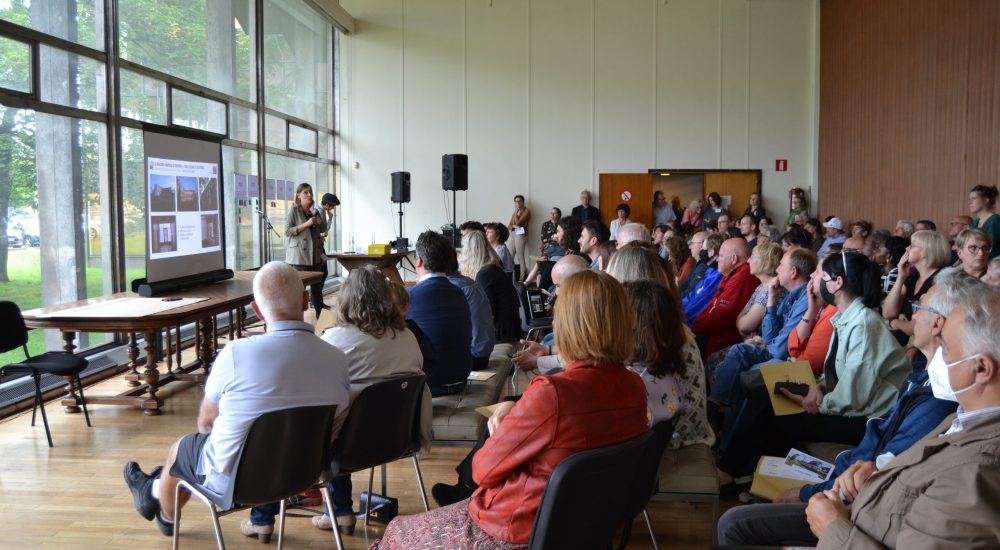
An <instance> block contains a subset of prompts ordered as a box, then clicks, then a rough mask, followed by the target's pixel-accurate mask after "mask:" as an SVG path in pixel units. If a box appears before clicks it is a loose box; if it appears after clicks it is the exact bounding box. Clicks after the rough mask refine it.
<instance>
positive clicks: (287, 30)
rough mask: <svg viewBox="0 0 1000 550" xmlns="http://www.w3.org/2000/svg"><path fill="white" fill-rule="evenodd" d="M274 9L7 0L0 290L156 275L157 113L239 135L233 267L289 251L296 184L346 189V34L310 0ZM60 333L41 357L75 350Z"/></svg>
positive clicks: (165, 0)
mask: <svg viewBox="0 0 1000 550" xmlns="http://www.w3.org/2000/svg"><path fill="white" fill-rule="evenodd" d="M105 2H116V5H115V8H116V9H108V6H106V5H105ZM109 17H117V20H111V19H109ZM259 17H260V14H258V13H257V12H256V1H255V0H76V1H74V0H60V1H58V2H46V1H39V0H0V19H2V20H3V21H4V22H6V23H8V25H5V26H4V28H3V29H2V30H0V299H11V300H13V301H15V302H16V303H17V304H18V305H19V306H20V307H21V308H22V309H31V308H34V307H39V306H46V305H53V304H59V303H65V302H71V301H75V300H79V299H82V298H87V297H94V296H100V295H106V294H110V293H113V292H118V291H122V290H126V289H128V288H129V285H130V283H131V281H132V280H134V279H137V278H141V277H143V276H145V260H144V250H145V246H146V233H145V229H144V228H145V227H146V224H145V216H146V212H145V200H144V195H143V192H144V189H145V185H144V171H143V142H142V130H141V128H142V125H143V124H144V123H153V124H160V125H170V126H177V127H184V128H190V129H194V130H197V131H202V132H206V133H209V134H214V135H217V136H218V137H219V138H220V139H223V148H222V153H223V170H224V173H223V180H222V183H223V193H224V200H225V203H226V204H225V207H224V216H225V227H226V234H225V238H226V264H227V267H230V268H232V269H235V270H243V269H251V268H255V267H258V266H260V265H262V264H263V263H264V262H265V261H267V260H268V259H277V260H283V259H284V245H283V237H282V236H279V235H275V234H273V233H269V232H268V230H267V225H266V223H264V219H265V216H267V217H269V218H270V219H271V221H272V223H273V224H274V225H275V227H276V229H277V230H278V231H279V232H280V233H283V230H282V226H283V225H284V216H285V213H286V212H287V208H288V204H290V201H288V200H287V198H288V197H287V194H288V189H289V187H293V186H295V185H297V184H298V183H301V182H309V183H311V184H313V186H314V188H315V190H316V192H317V193H318V194H320V195H321V194H322V193H325V192H330V191H332V192H336V191H337V182H336V174H337V169H336V166H335V162H334V161H335V157H334V147H333V144H334V143H335V140H336V136H335V133H334V113H335V107H336V106H335V99H334V98H335V97H336V96H335V94H334V93H333V83H334V75H333V67H334V62H333V59H334V55H335V51H334V44H335V40H336V37H335V31H334V30H333V29H332V27H331V26H330V25H329V24H327V23H326V22H325V21H324V20H323V19H322V18H321V17H319V16H318V15H317V14H316V13H315V12H313V11H312V10H311V9H310V8H309V7H308V6H307V4H306V3H304V2H301V1H300V0H289V1H278V0H265V2H264V14H263V18H262V19H261V20H262V21H263V25H258V18H259ZM107 28H117V32H118V36H119V43H118V44H117V49H118V51H119V53H120V61H119V62H118V63H115V62H114V60H113V58H112V57H110V56H108V55H106V53H105V52H106V51H107V45H106V37H107V36H110V34H107V33H106V29H107ZM258 28H261V29H262V32H261V33H260V36H258ZM39 33H41V34H39ZM258 44H262V47H261V49H262V50H263V58H262V59H263V61H262V62H261V66H262V67H263V69H264V70H263V71H261V72H262V73H263V76H262V81H261V82H258V81H257V80H256V79H257V74H258V71H257V64H258V59H257V55H258V53H257V52H258V46H257V45H258ZM109 75H113V76H115V78H113V79H112V78H109ZM115 82H117V96H118V98H119V100H118V102H117V109H113V110H111V112H109V105H115V102H112V101H109V98H110V97H114V96H113V95H112V94H113V93H114V91H115V90H114V89H113V88H109V86H110V85H113V84H114V83H115ZM259 86H260V87H263V89H264V90H265V92H264V95H263V101H262V100H261V98H258V94H257V90H258V87H259ZM260 121H263V125H262V126H263V132H261V128H260V127H259V126H258V124H259V122H260ZM115 155H117V157H118V158H117V159H115V157H114V156H115ZM262 169H263V171H264V174H265V177H264V178H259V177H258V176H259V175H260V174H261V172H262ZM262 180H263V181H262ZM278 182H280V184H279V183H278ZM269 185H270V187H269V188H268V186H269ZM268 189H269V190H270V195H269V194H268ZM279 191H280V195H279V194H278V193H279ZM268 197H270V198H268ZM330 238H331V239H333V238H335V229H334V230H331V232H330ZM46 332H51V331H45V332H43V331H31V342H30V349H31V352H32V353H38V352H41V351H44V350H47V349H59V348H60V347H61V340H60V338H59V335H58V334H47V333H46ZM113 338H114V335H95V334H90V335H80V337H79V340H78V345H79V346H80V347H81V348H86V347H93V346H95V345H100V344H104V343H107V342H111V341H113ZM18 357H19V354H18V353H17V352H14V353H13V355H11V356H10V357H9V359H17V358H18ZM7 360H8V357H5V356H4V355H0V364H3V363H5V362H7Z"/></svg>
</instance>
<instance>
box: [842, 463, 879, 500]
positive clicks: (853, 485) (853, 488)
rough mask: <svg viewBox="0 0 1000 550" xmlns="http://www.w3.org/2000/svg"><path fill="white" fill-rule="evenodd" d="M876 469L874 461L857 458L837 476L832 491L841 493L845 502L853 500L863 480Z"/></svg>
mask: <svg viewBox="0 0 1000 550" xmlns="http://www.w3.org/2000/svg"><path fill="white" fill-rule="evenodd" d="M877 471H878V468H876V467H875V463H874V462H870V461H868V460H859V461H857V462H855V463H854V464H851V466H850V467H849V468H848V469H846V470H844V473H842V474H840V476H838V477H837V479H836V480H835V481H834V482H833V492H834V493H837V494H842V495H843V496H844V500H846V501H847V502H854V499H856V498H858V493H860V492H861V488H862V487H863V486H864V484H865V481H867V480H868V478H870V477H871V476H872V474H874V473H875V472H877Z"/></svg>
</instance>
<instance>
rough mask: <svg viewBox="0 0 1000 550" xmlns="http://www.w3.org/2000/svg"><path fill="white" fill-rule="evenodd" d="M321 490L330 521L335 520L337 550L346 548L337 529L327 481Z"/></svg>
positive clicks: (334, 537)
mask: <svg viewBox="0 0 1000 550" xmlns="http://www.w3.org/2000/svg"><path fill="white" fill-rule="evenodd" d="M319 492H320V493H322V494H323V504H325V505H326V515H327V516H329V517H330V521H332V522H333V540H335V541H337V550H344V541H343V539H342V538H341V537H340V529H337V516H335V515H334V514H333V502H331V501H330V490H329V489H328V488H327V485H326V483H324V484H323V486H322V487H320V489H319ZM368 494H371V493H368ZM369 500H371V499H369Z"/></svg>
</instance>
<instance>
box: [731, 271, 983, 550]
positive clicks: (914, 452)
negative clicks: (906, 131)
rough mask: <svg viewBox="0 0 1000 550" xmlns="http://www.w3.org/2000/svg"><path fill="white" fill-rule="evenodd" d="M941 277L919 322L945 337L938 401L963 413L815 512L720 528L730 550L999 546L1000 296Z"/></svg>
mask: <svg viewBox="0 0 1000 550" xmlns="http://www.w3.org/2000/svg"><path fill="white" fill-rule="evenodd" d="M938 277H939V278H937V279H935V289H936V290H934V291H933V292H934V294H933V296H931V297H930V298H928V299H927V300H926V301H923V300H922V302H924V303H922V304H921V307H920V308H917V312H918V313H916V318H917V319H918V320H919V319H920V318H921V317H922V316H924V315H925V314H926V315H927V318H926V319H925V321H927V323H928V324H931V325H932V326H934V327H935V328H933V329H931V330H939V331H940V338H939V339H938V340H939V342H940V344H941V345H940V347H938V348H937V349H936V350H935V351H934V353H933V356H932V359H931V360H930V362H929V363H928V366H927V378H928V382H929V383H928V385H929V387H930V390H931V392H932V394H933V396H934V397H935V398H936V400H942V401H950V402H951V404H952V406H954V405H955V404H957V405H958V412H957V415H956V414H952V415H949V416H948V417H947V418H945V419H944V421H943V422H941V423H940V424H939V425H938V426H937V427H936V428H934V429H932V430H930V432H929V433H928V435H927V436H926V437H924V438H923V439H921V440H920V441H918V442H916V443H915V444H913V445H912V446H911V447H909V448H908V449H907V450H905V451H904V452H902V453H900V454H899V455H898V456H890V457H887V458H888V460H885V461H882V462H881V463H880V460H879V459H880V458H881V457H880V456H876V457H875V459H874V460H873V461H865V460H862V461H861V462H857V463H855V464H853V465H852V466H851V467H850V468H848V469H847V471H845V472H844V473H843V474H841V475H840V476H839V477H838V478H837V480H836V481H835V482H834V483H833V486H832V487H830V488H829V489H827V490H824V491H822V492H817V493H815V494H814V495H812V497H811V498H810V499H809V503H808V505H803V504H783V505H782V504H773V505H758V506H753V507H741V508H736V509H734V510H732V511H731V512H730V513H727V514H726V515H725V516H723V518H722V519H721V520H720V523H719V533H720V539H721V542H722V543H723V544H729V545H733V544H738V545H769V544H790V545H807V546H808V545H816V544H817V542H818V547H819V548H821V549H823V548H884V547H890V548H893V547H920V548H940V547H956V548H973V547H992V546H995V545H996V541H997V539H998V538H1000V524H998V522H997V519H996V518H997V517H1000V499H998V498H997V495H998V494H1000V460H998V459H997V456H996V449H997V446H998V445H1000V317H998V316H997V312H998V311H1000V293H997V292H996V291H994V290H991V289H989V288H988V287H986V286H985V285H983V284H981V283H980V282H978V281H976V280H975V279H974V278H972V277H970V276H968V275H966V274H964V273H961V272H955V271H950V272H942V273H940V274H938ZM929 294H930V293H929ZM916 329H917V327H915V330H916ZM901 402H902V398H901V400H900V402H897V406H896V412H897V413H899V414H905V415H906V418H904V419H903V422H906V421H907V419H909V417H910V416H913V417H914V418H912V420H913V421H915V422H920V420H921V419H920V418H919V417H918V415H919V414H921V413H919V412H917V411H909V412H905V411H903V406H902V405H901V404H900V403H901ZM925 402H926V401H925ZM891 414H892V413H890V415H891ZM872 429H873V426H872V424H871V423H870V424H869V428H868V430H869V431H871V430H872ZM900 429H902V428H900ZM868 438H869V435H868V434H867V433H866V436H865V439H866V440H867V439H868ZM863 443H864V442H863ZM845 501H846V502H849V503H851V509H850V510H848V509H847V508H846V507H845V504H844V502H845ZM803 508H804V514H803V512H802V510H803ZM803 516H804V517H803Z"/></svg>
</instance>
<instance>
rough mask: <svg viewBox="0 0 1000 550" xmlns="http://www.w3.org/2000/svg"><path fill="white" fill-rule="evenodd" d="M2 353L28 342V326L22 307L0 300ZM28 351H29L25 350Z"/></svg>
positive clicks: (0, 342)
mask: <svg viewBox="0 0 1000 550" xmlns="http://www.w3.org/2000/svg"><path fill="white" fill-rule="evenodd" d="M0 327H3V330H0V353H5V352H8V351H10V350H12V349H15V348H19V347H22V346H24V345H25V344H27V343H28V327H26V326H25V325H24V317H22V316H21V308H19V307H17V304H15V303H14V302H9V301H6V300H5V301H0ZM25 353H27V351H25Z"/></svg>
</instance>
